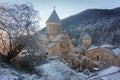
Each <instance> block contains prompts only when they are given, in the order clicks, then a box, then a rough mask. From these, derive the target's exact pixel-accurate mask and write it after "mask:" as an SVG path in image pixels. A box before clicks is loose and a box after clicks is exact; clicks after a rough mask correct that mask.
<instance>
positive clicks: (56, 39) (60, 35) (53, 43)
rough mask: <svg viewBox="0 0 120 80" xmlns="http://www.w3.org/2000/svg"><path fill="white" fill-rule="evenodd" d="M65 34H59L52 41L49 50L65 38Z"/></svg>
mask: <svg viewBox="0 0 120 80" xmlns="http://www.w3.org/2000/svg"><path fill="white" fill-rule="evenodd" d="M63 35H64V34H59V35H57V36H56V37H55V38H54V39H53V40H52V41H51V43H49V44H48V46H47V47H48V48H52V47H53V46H54V45H55V44H56V43H57V41H58V40H59V39H60V38H61V37H62V36H63Z"/></svg>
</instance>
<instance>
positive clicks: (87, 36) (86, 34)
mask: <svg viewBox="0 0 120 80" xmlns="http://www.w3.org/2000/svg"><path fill="white" fill-rule="evenodd" d="M83 39H89V40H91V37H90V35H89V34H88V33H85V34H84V36H83Z"/></svg>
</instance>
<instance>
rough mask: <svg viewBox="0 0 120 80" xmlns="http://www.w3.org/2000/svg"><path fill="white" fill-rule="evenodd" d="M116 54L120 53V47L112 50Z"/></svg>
mask: <svg viewBox="0 0 120 80" xmlns="http://www.w3.org/2000/svg"><path fill="white" fill-rule="evenodd" d="M112 51H113V52H114V54H115V55H116V56H118V55H119V54H120V48H116V49H113V50H112Z"/></svg>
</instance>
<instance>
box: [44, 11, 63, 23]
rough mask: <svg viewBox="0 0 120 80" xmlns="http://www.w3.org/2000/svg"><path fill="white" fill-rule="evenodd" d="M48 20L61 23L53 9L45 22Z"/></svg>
mask: <svg viewBox="0 0 120 80" xmlns="http://www.w3.org/2000/svg"><path fill="white" fill-rule="evenodd" d="M48 22H59V23H61V21H60V18H59V16H58V15H57V13H56V11H55V9H54V10H53V12H52V14H51V15H50V17H49V18H48V20H47V22H46V23H48Z"/></svg>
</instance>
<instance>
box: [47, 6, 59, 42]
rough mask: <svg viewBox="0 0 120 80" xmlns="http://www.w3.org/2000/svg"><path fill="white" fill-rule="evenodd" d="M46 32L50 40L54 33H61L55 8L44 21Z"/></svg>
mask: <svg viewBox="0 0 120 80" xmlns="http://www.w3.org/2000/svg"><path fill="white" fill-rule="evenodd" d="M46 25H47V26H46V34H47V35H48V38H49V39H50V41H51V40H52V39H54V38H55V36H56V35H58V34H60V33H61V21H60V19H59V16H58V15H57V13H56V11H55V8H54V10H53V12H52V14H51V15H50V17H49V18H48V20H47V22H46Z"/></svg>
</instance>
